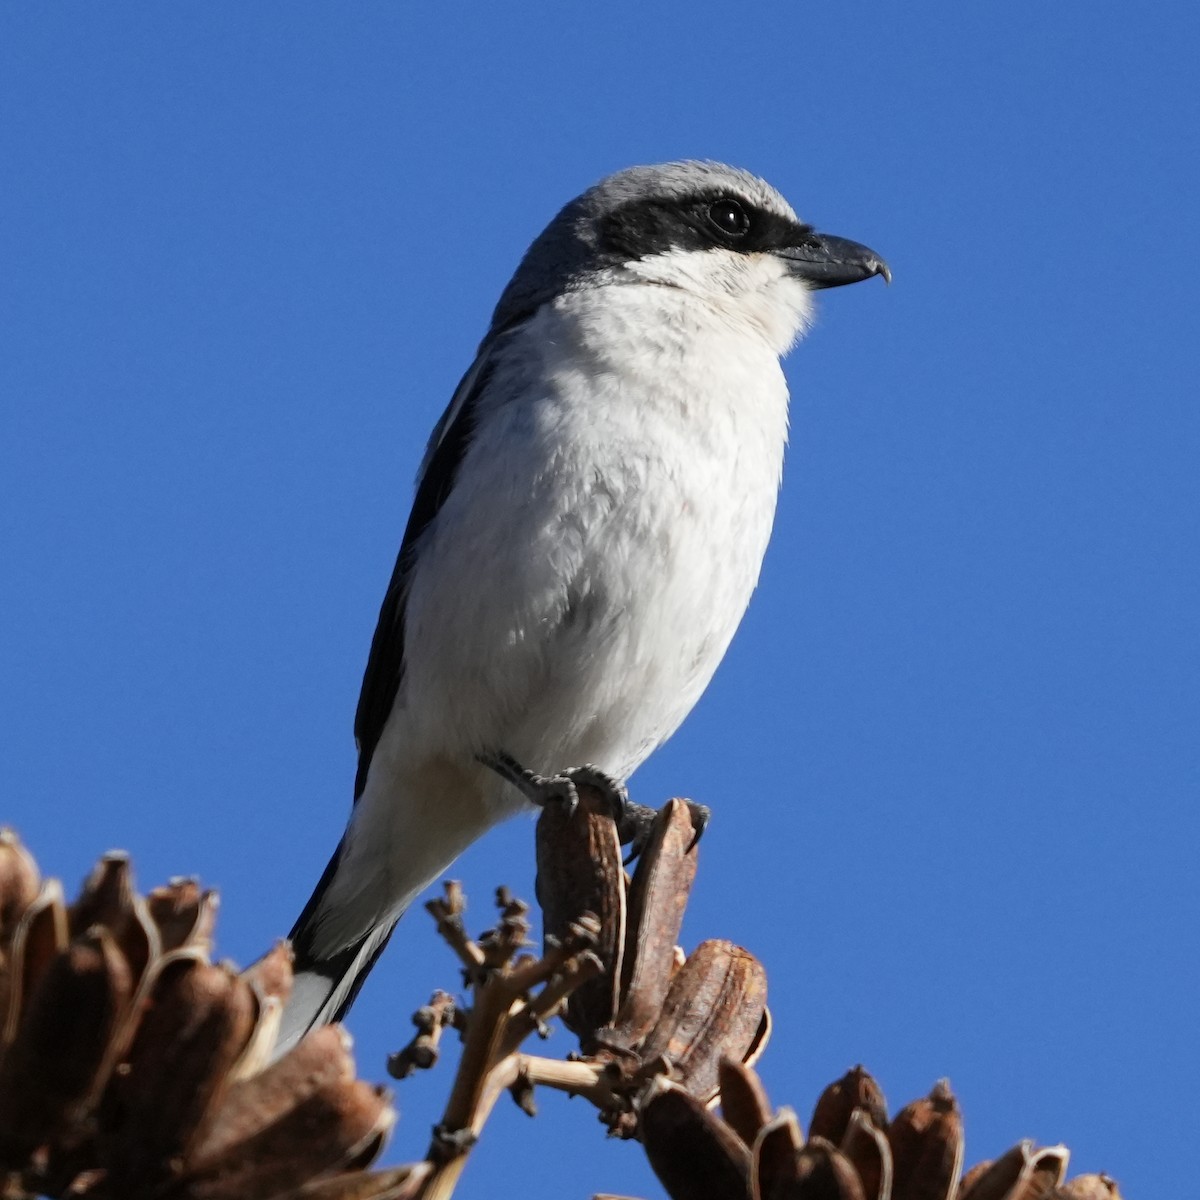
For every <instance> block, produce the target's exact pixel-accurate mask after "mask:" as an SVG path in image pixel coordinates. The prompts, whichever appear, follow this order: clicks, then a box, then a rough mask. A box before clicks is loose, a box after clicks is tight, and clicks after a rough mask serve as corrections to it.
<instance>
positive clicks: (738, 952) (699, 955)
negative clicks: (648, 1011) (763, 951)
mask: <svg viewBox="0 0 1200 1200" xmlns="http://www.w3.org/2000/svg"><path fill="white" fill-rule="evenodd" d="M766 998H767V977H766V972H765V971H764V970H763V967H762V964H761V963H760V962H759V961H758V959H756V958H755V957H754V955H752V954H751V953H750V952H749V951H748V950H743V949H742V948H741V947H740V946H735V945H734V944H733V943H732V942H727V941H721V940H717V939H713V940H711V941H707V942H701V944H700V945H699V946H697V947H696V949H695V950H694V951H693V952H692V954H691V955H689V957H688V960H687V962H685V963H684V965H683V966H682V967H681V968H680V969H679V971H678V972H677V973H676V975H675V977H674V978H673V979H672V980H671V986H670V988H669V989H668V991H667V997H666V1000H665V1001H664V1002H663V1006H662V1013H661V1014H660V1016H659V1019H658V1022H657V1024H656V1025H655V1027H654V1029H653V1030H651V1032H650V1034H649V1036H648V1037H647V1038H646V1041H645V1044H644V1045H643V1047H642V1051H641V1053H642V1059H643V1061H653V1060H654V1059H656V1058H659V1057H663V1058H666V1060H667V1061H668V1062H670V1063H671V1065H672V1067H673V1068H674V1071H675V1078H676V1080H677V1081H678V1082H679V1083H680V1084H681V1085H682V1086H683V1087H686V1088H687V1090H688V1091H690V1092H691V1093H692V1094H693V1095H695V1096H699V1097H700V1098H702V1099H708V1098H709V1097H711V1096H712V1095H714V1094H715V1092H716V1087H717V1064H718V1063H719V1062H720V1061H721V1057H722V1055H727V1056H728V1057H730V1058H733V1059H736V1060H742V1059H744V1058H745V1057H746V1054H747V1052H748V1051H749V1049H750V1048H751V1046H752V1045H753V1044H754V1041H755V1038H756V1036H757V1034H758V1032H759V1029H760V1026H761V1024H762V1019H763V1013H764V1011H765V1009H766Z"/></svg>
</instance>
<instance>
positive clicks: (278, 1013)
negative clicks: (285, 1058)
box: [204, 892, 295, 1079]
mask: <svg viewBox="0 0 1200 1200" xmlns="http://www.w3.org/2000/svg"><path fill="white" fill-rule="evenodd" d="M210 895H213V893H211V892H206V893H205V894H204V896H205V898H207V897H208V896H210ZM214 900H215V896H214ZM214 907H215V906H214ZM294 958H295V956H294V955H293V953H292V947H291V943H290V942H286V941H279V942H276V943H275V945H274V946H273V947H272V948H271V949H270V950H268V951H267V953H266V954H264V955H263V956H262V958H260V959H259V960H258V962H256V963H253V964H252V965H251V966H249V967H247V968H246V970H244V971H243V972H242V979H243V980H244V981H245V982H246V983H247V984H249V986H250V988H251V989H252V990H253V992H254V996H255V999H256V1000H257V1002H258V1019H257V1021H256V1022H255V1026H254V1036H253V1037H252V1038H251V1039H250V1042H249V1044H248V1045H247V1046H246V1050H245V1053H244V1054H243V1055H242V1057H241V1058H240V1059H239V1060H238V1064H237V1067H236V1068H235V1070H234V1075H235V1077H236V1078H237V1079H245V1078H247V1077H249V1076H251V1075H256V1074H257V1073H258V1072H259V1071H261V1070H262V1069H263V1068H264V1067H265V1066H266V1065H267V1064H268V1063H269V1062H270V1061H271V1055H272V1053H273V1052H274V1050H275V1043H276V1042H277V1041H278V1039H279V1026H280V1024H281V1022H282V1020H283V1006H284V1005H285V1004H286V1003H287V1001H288V997H289V996H291V994H292V962H293V961H294Z"/></svg>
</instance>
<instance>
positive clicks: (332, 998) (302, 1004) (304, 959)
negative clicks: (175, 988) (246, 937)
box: [276, 845, 403, 1056]
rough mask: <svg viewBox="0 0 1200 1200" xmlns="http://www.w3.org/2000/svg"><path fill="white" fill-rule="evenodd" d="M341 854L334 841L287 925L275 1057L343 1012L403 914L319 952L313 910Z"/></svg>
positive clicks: (322, 897)
mask: <svg viewBox="0 0 1200 1200" xmlns="http://www.w3.org/2000/svg"><path fill="white" fill-rule="evenodd" d="M341 855H342V847H341V846H340V845H339V846H338V848H337V850H336V851H335V852H334V855H333V857H332V858H331V859H330V860H329V865H328V866H327V867H326V868H325V872H324V874H322V876H321V880H320V882H319V883H318V884H317V886H316V889H315V890H314V891H313V894H312V895H311V896H310V897H309V900H308V903H307V904H306V905H305V906H304V911H303V912H302V913H301V914H300V916H299V918H298V920H297V921H296V924H295V925H294V926H293V927H292V932H291V934H290V937H291V941H292V950H293V952H294V954H295V956H296V958H295V964H294V972H295V980H294V982H293V987H292V997H291V999H290V1000H289V1001H288V1003H287V1007H286V1008H285V1009H284V1012H283V1022H282V1025H281V1028H280V1033H279V1041H278V1043H277V1046H276V1055H277V1056H278V1055H280V1054H282V1053H284V1052H285V1051H287V1050H288V1049H289V1048H290V1047H291V1046H293V1045H295V1043H296V1042H298V1041H299V1040H300V1039H301V1038H302V1037H303V1036H304V1035H305V1034H306V1033H307V1032H308V1031H309V1030H310V1029H311V1028H313V1026H314V1025H328V1024H331V1023H332V1022H334V1021H340V1020H341V1019H342V1018H343V1017H344V1016H345V1015H346V1012H347V1011H348V1010H349V1008H350V1006H351V1005H352V1004H353V1003H354V1000H355V998H356V997H357V996H358V993H359V991H360V990H361V988H362V985H363V983H364V982H365V980H366V978H367V975H368V973H369V972H370V970H371V968H372V967H373V966H374V965H375V963H376V962H377V961H378V959H379V956H380V955H381V954H382V953H383V950H384V947H385V946H386V945H387V944H388V940H389V938H391V936H392V932H393V931H394V930H395V928H396V922H397V921H399V920H400V917H401V916H402V915H403V914H401V913H396V914H395V915H394V916H389V917H388V918H387V919H385V920H383V921H380V922H378V923H377V924H375V925H373V926H372V927H371V928H369V929H368V930H367V931H366V933H364V934H363V935H362V936H361V937H359V938H356V939H355V940H354V941H353V942H351V943H350V944H349V945H347V946H343V947H340V948H339V949H338V950H336V951H334V952H333V953H332V954H329V953H326V954H324V955H322V954H320V953H318V952H317V950H316V948H315V944H316V932H317V926H318V914H319V913H320V910H321V908H322V905H323V903H324V901H325V894H326V892H327V891H328V890H329V887H330V885H331V884H332V883H333V878H334V876H335V875H336V874H337V869H338V863H339V861H340V859H341Z"/></svg>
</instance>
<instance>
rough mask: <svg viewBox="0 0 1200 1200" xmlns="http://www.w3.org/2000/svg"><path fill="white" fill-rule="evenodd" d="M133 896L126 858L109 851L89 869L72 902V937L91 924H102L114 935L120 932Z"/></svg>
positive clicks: (119, 852) (131, 877)
mask: <svg viewBox="0 0 1200 1200" xmlns="http://www.w3.org/2000/svg"><path fill="white" fill-rule="evenodd" d="M133 896H134V891H133V871H132V869H131V867H130V865H129V855H128V854H125V853H124V852H123V851H120V850H110V851H109V852H108V853H107V854H106V855H105V856H104V857H103V858H102V859H101V860H100V861H99V862H98V863H97V864H96V865H95V867H93V868H92V873H91V874H90V875H89V876H88V877H87V879H85V880H84V881H83V887H82V889H81V890H80V892H79V895H78V896H77V897H76V899H75V902H74V903H73V904H72V905H71V907H70V908H69V909H68V910H67V912H68V917H69V921H70V933H71V936H72V937H74V936H76V935H77V934H80V933H82V932H83V931H84V930H85V929H90V928H91V926H93V925H104V926H106V927H107V928H108V929H110V930H113V931H114V932H115V931H116V930H118V929H120V928H121V925H122V924H123V923H124V922H125V921H126V919H127V918H128V916H129V913H130V910H131V909H132V908H133Z"/></svg>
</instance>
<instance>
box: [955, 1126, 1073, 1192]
mask: <svg viewBox="0 0 1200 1200" xmlns="http://www.w3.org/2000/svg"><path fill="white" fill-rule="evenodd" d="M1068 1157H1069V1155H1068V1153H1067V1148H1066V1147H1065V1146H1049V1147H1047V1148H1046V1149H1044V1150H1037V1149H1035V1147H1034V1145H1033V1143H1032V1142H1029V1141H1025V1142H1019V1143H1018V1144H1017V1145H1015V1146H1013V1148H1012V1149H1011V1150H1009V1151H1007V1153H1005V1154H1002V1155H1001V1156H1000V1157H999V1158H998V1159H996V1161H995V1162H993V1163H988V1164H981V1166H983V1167H984V1168H985V1169H983V1170H981V1169H980V1168H978V1167H976V1168H972V1170H971V1171H969V1172H968V1173H967V1175H965V1176H964V1177H963V1181H962V1184H961V1186H960V1187H959V1189H958V1198H957V1200H1046V1197H1047V1196H1049V1195H1050V1193H1051V1192H1053V1191H1054V1189H1055V1188H1056V1187H1058V1185H1059V1184H1060V1183H1062V1181H1063V1177H1064V1176H1065V1175H1066V1173H1067V1160H1068Z"/></svg>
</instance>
